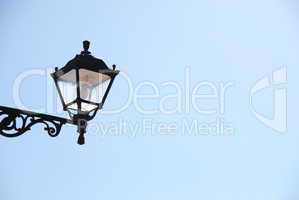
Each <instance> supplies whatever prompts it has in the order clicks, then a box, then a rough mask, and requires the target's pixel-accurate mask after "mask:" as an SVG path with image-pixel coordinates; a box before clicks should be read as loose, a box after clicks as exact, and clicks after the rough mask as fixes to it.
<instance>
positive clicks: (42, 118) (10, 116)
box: [0, 106, 73, 138]
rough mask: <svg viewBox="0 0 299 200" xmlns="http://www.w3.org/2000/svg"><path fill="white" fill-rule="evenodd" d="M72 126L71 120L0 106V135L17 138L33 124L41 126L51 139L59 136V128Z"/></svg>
mask: <svg viewBox="0 0 299 200" xmlns="http://www.w3.org/2000/svg"><path fill="white" fill-rule="evenodd" d="M67 123H69V124H73V121H72V120H69V119H65V118H61V117H56V116H52V115H45V114H40V113H35V112H30V111H24V110H19V109H15V108H9V107H4V106H0V135H2V136H4V137H10V138H12V137H18V136H20V135H23V134H24V133H26V132H27V131H29V130H30V129H31V127H32V126H34V125H35V124H42V125H43V126H44V130H45V131H46V132H47V133H48V135H49V136H51V137H56V136H58V135H59V133H60V130H61V127H62V126H63V125H65V124H67Z"/></svg>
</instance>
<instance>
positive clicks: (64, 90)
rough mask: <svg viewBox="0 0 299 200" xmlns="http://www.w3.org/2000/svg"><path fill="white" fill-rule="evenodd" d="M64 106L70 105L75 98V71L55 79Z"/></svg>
mask: <svg viewBox="0 0 299 200" xmlns="http://www.w3.org/2000/svg"><path fill="white" fill-rule="evenodd" d="M57 84H58V87H59V89H60V91H61V95H62V98H63V100H64V103H65V104H68V103H71V102H72V101H74V100H75V99H76V98H77V85H76V71H75V70H71V71H69V72H68V73H66V74H64V75H62V76H60V77H59V78H58V79H57Z"/></svg>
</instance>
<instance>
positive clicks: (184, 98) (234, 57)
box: [0, 0, 299, 200]
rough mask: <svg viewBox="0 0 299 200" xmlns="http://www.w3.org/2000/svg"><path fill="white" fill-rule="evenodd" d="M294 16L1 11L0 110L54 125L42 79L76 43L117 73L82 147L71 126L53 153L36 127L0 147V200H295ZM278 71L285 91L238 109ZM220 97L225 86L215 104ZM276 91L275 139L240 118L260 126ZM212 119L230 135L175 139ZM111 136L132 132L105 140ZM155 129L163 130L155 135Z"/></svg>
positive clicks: (222, 6) (228, 10)
mask: <svg viewBox="0 0 299 200" xmlns="http://www.w3.org/2000/svg"><path fill="white" fill-rule="evenodd" d="M298 7H299V4H298V2H296V1H295V0H285V1H283V0H265V1H258V0H251V1H237V0H213V1H208V0H204V1H195V0H194V1H193V0H185V1H177V0H174V1H164V0H163V1H158V0H153V1H136V0H129V1H117V0H111V1H95V0H94V1H92V0H87V1H58V0H52V1H34V0H28V1H22V2H20V1H14V0H12V1H5V0H1V1H0V25H1V27H2V28H1V29H0V35H1V37H0V43H1V46H2V48H1V50H0V65H1V78H0V95H1V98H0V99H1V102H0V105H6V106H11V107H19V106H20V105H19V104H20V102H21V103H22V105H23V106H25V107H27V108H28V109H30V110H39V111H40V110H41V111H43V112H44V113H49V114H53V115H59V116H64V117H67V115H66V114H65V113H63V112H60V111H59V109H58V111H57V109H56V107H57V105H60V102H59V101H57V93H56V91H55V88H54V85H53V83H52V80H51V78H50V76H49V73H50V72H51V69H54V67H56V66H57V67H62V66H63V65H64V64H65V63H66V62H67V61H68V60H70V59H71V58H73V56H74V55H75V54H77V53H79V52H80V50H81V49H82V43H81V42H82V41H83V40H85V39H88V40H90V41H91V48H90V50H91V52H92V53H93V55H95V56H97V57H100V58H102V59H103V60H104V61H105V62H106V63H107V64H108V65H109V66H111V65H112V64H116V65H117V66H118V69H119V70H121V72H122V73H121V75H120V76H119V77H118V78H117V79H116V81H115V83H114V85H113V88H112V90H111V93H110V95H109V98H108V99H107V102H106V104H105V107H104V109H103V112H102V113H98V115H97V117H96V118H95V119H94V121H93V122H92V124H91V126H90V128H89V130H88V134H87V135H86V145H84V146H78V145H77V144H76V140H77V136H78V135H77V133H76V128H75V127H72V126H65V127H63V129H62V131H61V134H60V135H59V137H57V138H54V139H53V138H50V137H48V135H47V134H46V133H44V131H43V127H42V126H35V127H34V128H33V129H32V131H30V132H28V133H27V134H25V135H23V136H21V137H19V138H14V139H7V138H3V137H1V138H0V163H1V164H0V199H3V200H19V199H32V200H38V199H43V200H50V199H51V200H53V199H55V200H56V199H57V200H58V199H75V200H81V199H82V200H83V199H128V200H134V199H155V200H157V199H173V200H176V199H190V200H192V199H209V200H240V199H241V200H247V199H248V200H249V199H250V200H253V199H254V200H265V199H267V200H296V199H298V198H299V193H298V189H297V188H298V180H299V173H298V172H299V156H298V155H299V153H298V152H299V145H298V144H299V135H298V134H297V133H298V131H297V129H298V127H297V126H296V125H297V124H298V122H297V120H298V117H297V115H298V103H297V102H298V99H299V95H298V90H297V87H296V86H297V85H298V84H299V82H298V78H297V74H298V72H299V70H298V67H297V66H299V60H298V53H299V51H298V50H299V40H298V35H299V29H298V28H299V27H298V17H299V16H298V14H297V11H298ZM278 69H284V70H285V71H287V74H288V76H287V82H286V83H284V84H282V85H271V87H268V88H266V89H264V90H263V91H262V92H261V93H259V94H257V96H255V98H254V105H250V104H249V96H250V89H251V88H252V87H253V86H254V85H255V83H257V81H258V80H260V79H261V78H263V77H272V73H273V72H275V71H276V70H278ZM26 73H27V75H26ZM186 74H187V75H186ZM188 76H189V78H186V77H188ZM20 77H25V78H24V79H22V80H23V81H22V82H21V84H18V80H20V79H21V78H20ZM170 82H171V84H172V85H167V83H168V84H170ZM174 84H175V85H176V86H178V87H176V86H174ZM188 84H189V86H190V87H188ZM200 84H202V85H204V86H205V87H201V88H200V90H198V91H197V92H198V93H200V95H206V96H204V98H203V99H200V97H199V98H198V99H195V100H194V102H193V103H192V98H194V97H196V98H197V97H198V96H197V95H198V93H196V92H195V93H193V91H194V90H195V88H196V87H197V86H198V85H200ZM221 84H231V86H230V87H229V88H227V90H225V91H226V92H225V94H224V100H225V101H223V99H219V98H220V97H221V95H220V93H221ZM277 88H278V89H287V106H286V109H287V129H286V130H284V131H282V132H278V131H275V130H273V128H271V127H269V126H266V125H265V124H263V123H262V122H261V121H260V120H258V119H257V118H256V116H255V115H254V113H253V112H252V107H253V106H254V109H256V110H258V112H259V113H263V115H265V116H264V117H267V118H269V119H271V116H272V115H275V110H273V109H274V107H275V105H274V102H273V99H274V92H275V91H277V90H276V89H277ZM16 94H17V97H19V99H16ZM141 95H147V96H141ZM168 95H173V96H174V98H171V97H169V96H168ZM207 95H210V96H209V97H208V96H207ZM140 96H141V97H140ZM173 96H172V97H173ZM168 97H169V98H168ZM201 97H202V96H201ZM188 98H189V99H188ZM188 102H189V104H188ZM190 102H191V103H190ZM223 102H224V103H223ZM220 103H223V107H224V108H225V109H224V110H223V111H221V106H220ZM126 105H127V106H126ZM161 105H162V108H164V110H163V109H162V110H161ZM188 105H189V106H190V109H187V108H186V107H188ZM194 105H195V106H194ZM196 106H197V107H196ZM282 106H284V105H282ZM178 107H181V110H176V109H175V108H178ZM119 108H124V109H123V110H122V111H120V112H114V113H110V114H109V112H110V111H113V110H117V109H119ZM198 108H199V109H200V110H201V111H202V110H208V111H212V110H213V111H215V112H212V113H210V114H207V113H203V112H199V109H198ZM165 109H170V110H171V111H174V112H173V113H170V114H169V113H166V112H164V111H165ZM144 110H151V111H154V112H153V113H152V114H147V113H144V112H143V111H144ZM219 119H220V120H224V121H225V122H224V123H225V125H229V126H230V127H231V128H232V130H233V131H232V133H231V134H218V133H215V132H212V133H209V134H206V133H205V132H204V131H195V130H193V131H191V132H190V133H189V134H186V127H185V125H186V124H184V123H187V124H190V123H192V122H194V121H195V122H200V123H202V124H204V125H207V124H211V123H213V122H215V121H217V120H219ZM123 122H125V123H127V124H129V126H131V127H133V128H132V129H127V130H125V129H119V128H120V127H121V124H122V123H123ZM144 123H150V124H151V125H152V126H153V129H150V130H148V129H146V130H145V129H144V128H145V125H144ZM161 124H162V125H165V124H166V125H167V124H170V125H173V126H176V128H175V129H174V131H172V132H171V134H162V133H161V132H160V131H159V129H157V127H158V126H159V125H161ZM134 127H135V129H134ZM113 128H116V129H113ZM112 129H113V130H114V131H113V130H112Z"/></svg>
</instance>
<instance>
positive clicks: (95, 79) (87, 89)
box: [79, 69, 111, 110]
mask: <svg viewBox="0 0 299 200" xmlns="http://www.w3.org/2000/svg"><path fill="white" fill-rule="evenodd" d="M79 77H80V97H81V99H84V100H86V101H89V102H93V103H101V102H102V99H103V97H104V95H105V93H106V90H107V88H108V85H109V83H110V80H111V77H110V76H108V75H106V74H102V73H98V72H93V71H90V70H86V69H80V70H79ZM84 107H89V108H84ZM92 107H93V106H92V105H90V104H87V105H85V104H82V108H84V109H87V110H89V109H90V108H92Z"/></svg>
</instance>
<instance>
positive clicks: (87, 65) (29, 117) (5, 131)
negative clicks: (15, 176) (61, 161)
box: [0, 41, 119, 145]
mask: <svg viewBox="0 0 299 200" xmlns="http://www.w3.org/2000/svg"><path fill="white" fill-rule="evenodd" d="M89 44H90V43H89V41H84V42H83V48H84V51H82V52H81V54H80V55H77V56H76V57H75V58H74V59H72V60H71V61H69V62H68V63H67V64H66V66H65V67H63V68H61V69H60V70H58V68H55V72H54V73H53V74H51V76H52V77H53V79H54V82H55V86H56V88H57V91H58V94H59V97H60V100H61V103H62V105H63V109H64V110H65V111H67V112H68V113H69V115H70V118H71V119H65V118H61V117H57V116H52V115H47V114H41V113H36V112H31V111H25V110H20V109H15V108H9V107H5V106H0V135H2V136H4V137H9V138H13V137H18V136H20V135H23V134H25V133H26V132H27V131H29V130H31V127H32V126H34V125H35V124H42V125H44V130H45V131H46V132H47V133H48V135H49V136H51V137H56V136H58V135H59V133H60V131H61V128H62V126H63V125H65V124H72V125H77V127H78V130H77V132H78V133H79V138H78V144H80V145H82V144H84V143H85V139H84V134H85V133H86V127H87V122H88V121H90V120H92V119H93V118H94V117H95V115H96V113H97V111H98V110H100V109H102V107H103V105H104V103H105V101H106V98H107V96H108V93H109V91H110V89H111V87H112V84H113V81H114V79H115V77H116V76H117V75H118V73H119V71H118V70H115V68H116V66H115V65H113V67H112V68H113V70H111V69H109V68H108V67H107V65H106V64H105V63H104V62H103V61H102V60H100V59H97V58H95V57H93V56H91V55H89V54H90V52H89V51H88V48H89ZM73 69H75V70H76V84H77V98H76V99H75V100H74V101H73V102H71V103H70V104H72V103H75V102H76V103H77V104H78V112H77V113H75V114H72V113H71V112H70V110H69V109H68V108H67V107H68V104H66V103H65V101H64V99H63V95H62V93H61V90H60V87H59V86H58V83H57V79H58V78H59V76H62V75H64V74H65V73H67V72H69V71H70V70H73ZM79 69H87V70H90V71H94V72H97V73H102V74H106V75H108V76H110V77H111V79H110V82H109V85H108V87H107V90H106V92H105V94H104V96H103V99H102V101H101V102H100V103H95V102H90V101H87V100H84V99H82V98H80V83H79ZM81 102H85V103H89V104H92V105H95V106H96V108H94V109H93V110H91V111H89V112H83V111H82V110H81Z"/></svg>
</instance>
